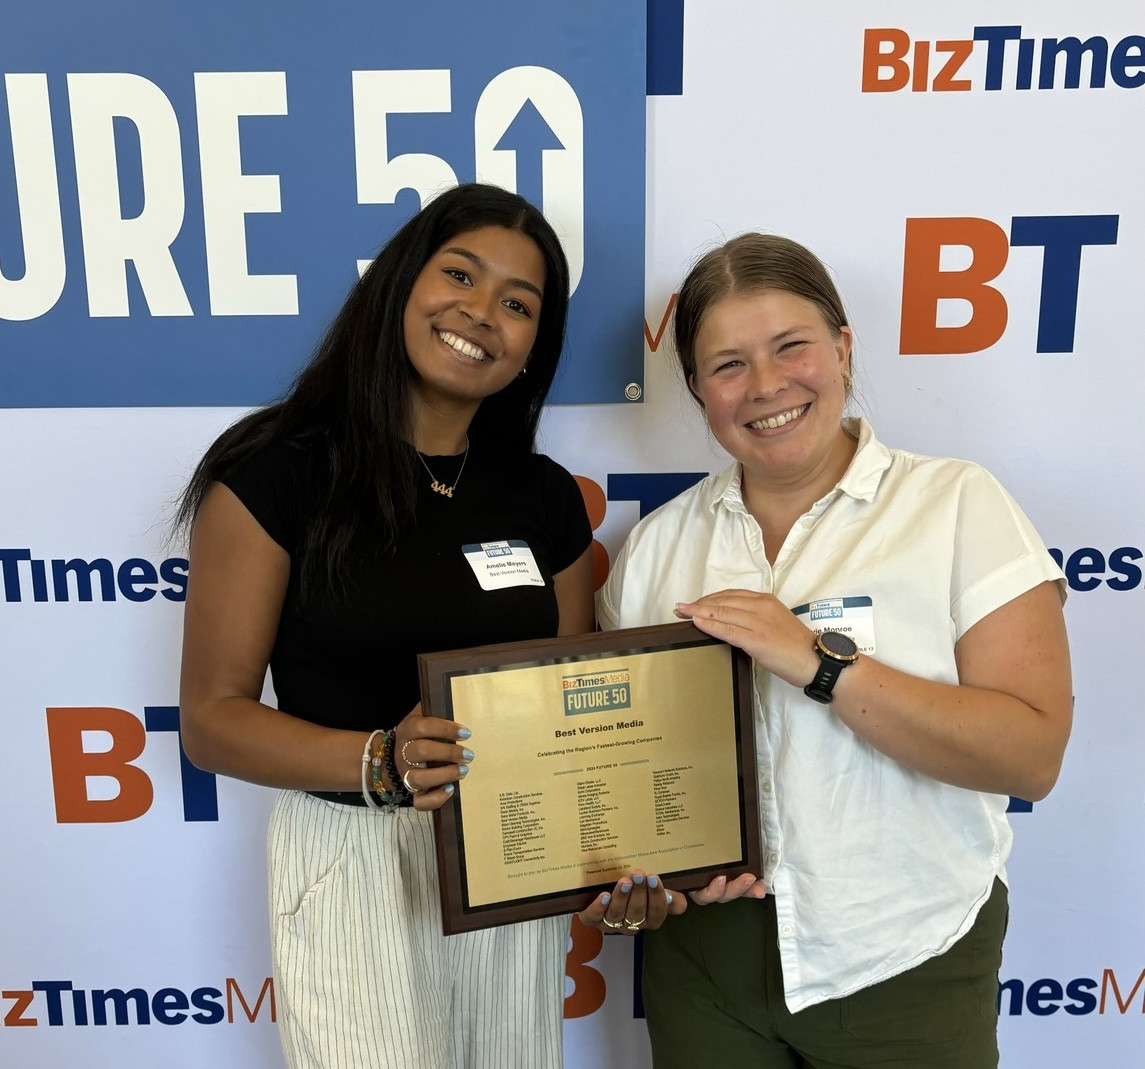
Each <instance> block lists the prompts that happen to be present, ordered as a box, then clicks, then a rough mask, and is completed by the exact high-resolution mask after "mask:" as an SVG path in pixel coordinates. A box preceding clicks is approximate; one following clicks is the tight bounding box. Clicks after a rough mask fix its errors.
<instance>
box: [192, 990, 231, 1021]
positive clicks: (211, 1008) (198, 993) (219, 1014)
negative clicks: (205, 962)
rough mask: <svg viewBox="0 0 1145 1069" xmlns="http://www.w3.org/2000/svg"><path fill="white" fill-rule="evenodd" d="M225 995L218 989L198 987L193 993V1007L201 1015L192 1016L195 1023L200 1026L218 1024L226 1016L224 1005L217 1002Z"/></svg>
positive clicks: (194, 1014)
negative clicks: (199, 1011)
mask: <svg viewBox="0 0 1145 1069" xmlns="http://www.w3.org/2000/svg"><path fill="white" fill-rule="evenodd" d="M222 997H223V993H222V992H221V991H220V990H219V989H218V988H217V987H197V988H195V990H194V991H192V992H191V1005H192V1006H194V1007H195V1009H197V1010H201V1011H202V1012H201V1013H193V1014H191V1019H192V1020H193V1021H198V1023H199V1024H218V1023H219V1022H220V1021H221V1020H222V1019H223V1016H224V1010H223V1005H222V1003H221V1002H217V1001H215V1000H216V999H221V998H222Z"/></svg>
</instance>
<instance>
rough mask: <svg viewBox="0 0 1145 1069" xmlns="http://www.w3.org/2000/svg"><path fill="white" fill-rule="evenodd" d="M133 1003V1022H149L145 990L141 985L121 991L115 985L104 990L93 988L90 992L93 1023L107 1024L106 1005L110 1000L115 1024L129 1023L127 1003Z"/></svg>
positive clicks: (149, 1014)
mask: <svg viewBox="0 0 1145 1069" xmlns="http://www.w3.org/2000/svg"><path fill="white" fill-rule="evenodd" d="M129 1001H130V1002H133V1003H135V1023H136V1024H150V1023H151V1012H150V1010H149V1009H148V1005H147V992H146V991H144V990H143V988H141V987H133V988H132V989H131V990H130V991H123V990H121V989H119V988H117V987H113V988H109V989H108V990H106V991H102V990H98V989H97V990H94V991H92V993H91V1014H92V1018H93V1021H94V1023H95V1024H97V1025H105V1024H107V1005H108V1003H109V1002H110V1003H111V1005H112V1007H113V1009H114V1010H115V1023H116V1024H131V1020H130V1018H129V1017H128V1012H127V1003H128V1002H129Z"/></svg>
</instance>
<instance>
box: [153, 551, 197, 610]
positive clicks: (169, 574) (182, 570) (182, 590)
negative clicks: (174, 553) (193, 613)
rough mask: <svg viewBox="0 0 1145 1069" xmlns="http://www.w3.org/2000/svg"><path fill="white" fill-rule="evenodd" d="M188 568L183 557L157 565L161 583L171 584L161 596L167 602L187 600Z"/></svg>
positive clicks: (187, 563) (172, 558) (188, 565)
mask: <svg viewBox="0 0 1145 1069" xmlns="http://www.w3.org/2000/svg"><path fill="white" fill-rule="evenodd" d="M189 567H190V564H189V562H188V561H187V560H186V559H184V558H183V557H171V558H170V559H169V560H165V561H164V562H163V563H162V564H160V565H159V575H160V576H161V577H162V579H163V582H165V583H170V584H171V586H170V587H169V588H168V589H166V590H164V591H163V596H164V597H165V598H166V599H167V600H168V601H186V600H187V569H188V568H189Z"/></svg>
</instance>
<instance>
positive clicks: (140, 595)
mask: <svg viewBox="0 0 1145 1069" xmlns="http://www.w3.org/2000/svg"><path fill="white" fill-rule="evenodd" d="M115 579H116V582H117V584H118V585H119V592H120V593H121V594H122V595H123V596H124V597H125V598H127V600H128V601H150V600H151V599H152V598H153V597H155V588H154V586H153V585H152V584H154V583H157V582H159V573H158V572H157V571H156V570H155V565H154V564H152V563H151V562H150V561H147V560H144V559H143V558H142V557H131V558H130V559H129V560H125V561H124V562H123V563H122V564H121V565H120V566H119V571H117V572H116V574H115ZM140 588H142V589H140Z"/></svg>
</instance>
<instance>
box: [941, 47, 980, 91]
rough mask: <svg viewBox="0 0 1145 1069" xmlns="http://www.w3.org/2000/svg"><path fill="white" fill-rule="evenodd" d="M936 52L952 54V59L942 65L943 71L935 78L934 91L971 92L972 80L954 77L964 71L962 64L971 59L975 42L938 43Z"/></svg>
mask: <svg viewBox="0 0 1145 1069" xmlns="http://www.w3.org/2000/svg"><path fill="white" fill-rule="evenodd" d="M934 50H935V51H936V52H949V53H950V58H949V59H948V60H947V61H946V62H945V63H944V64H943V65H942V70H940V71H939V72H938V73H937V74H936V75H935V76H934V91H935V92H936V93H968V92H970V88H971V86H970V79H969V78H955V77H954V76H955V75H956V74H957V73H958V72H959V71H960V70H962V64H963V63H965V62H966V61H967V60H968V59H969V58H970V53H971V52H973V51H974V42H973V41H937V42H935V46H934Z"/></svg>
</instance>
